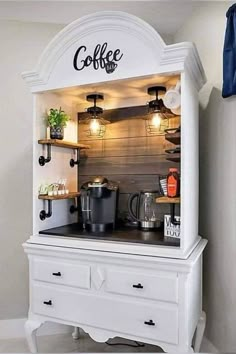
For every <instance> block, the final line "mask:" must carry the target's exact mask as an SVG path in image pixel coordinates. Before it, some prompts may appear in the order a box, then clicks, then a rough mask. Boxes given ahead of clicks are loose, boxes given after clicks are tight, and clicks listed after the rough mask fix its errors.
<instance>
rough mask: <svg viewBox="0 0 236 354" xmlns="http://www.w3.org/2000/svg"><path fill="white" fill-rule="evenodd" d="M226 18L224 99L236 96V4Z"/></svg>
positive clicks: (229, 10)
mask: <svg viewBox="0 0 236 354" xmlns="http://www.w3.org/2000/svg"><path fill="white" fill-rule="evenodd" d="M226 17H227V25H226V31H225V42H224V51H223V89H222V96H223V97H224V98H226V97H230V96H232V95H236V4H234V5H232V6H231V7H230V8H229V9H228V11H227V13H226Z"/></svg>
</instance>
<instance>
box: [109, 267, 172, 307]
mask: <svg viewBox="0 0 236 354" xmlns="http://www.w3.org/2000/svg"><path fill="white" fill-rule="evenodd" d="M106 291H108V292H111V293H116V294H124V295H131V296H137V297H142V298H146V299H153V300H161V301H167V302H174V303H177V302H178V276H177V273H168V272H160V273H159V274H155V275H149V274H147V273H142V271H141V272H132V271H130V272H126V271H121V270H114V269H110V270H107V272H106Z"/></svg>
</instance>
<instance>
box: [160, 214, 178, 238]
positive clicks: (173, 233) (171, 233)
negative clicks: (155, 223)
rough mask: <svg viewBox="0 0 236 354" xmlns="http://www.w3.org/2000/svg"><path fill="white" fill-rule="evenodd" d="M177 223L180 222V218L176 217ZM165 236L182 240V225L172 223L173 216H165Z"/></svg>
mask: <svg viewBox="0 0 236 354" xmlns="http://www.w3.org/2000/svg"><path fill="white" fill-rule="evenodd" d="M175 219H176V221H180V216H176V217H175ZM164 236H167V237H174V238H180V225H174V224H172V223H171V216H170V215H165V216H164Z"/></svg>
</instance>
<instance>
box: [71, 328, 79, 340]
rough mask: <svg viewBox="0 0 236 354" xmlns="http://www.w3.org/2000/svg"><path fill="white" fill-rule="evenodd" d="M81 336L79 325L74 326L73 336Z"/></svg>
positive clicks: (76, 337) (77, 337) (75, 337)
mask: <svg viewBox="0 0 236 354" xmlns="http://www.w3.org/2000/svg"><path fill="white" fill-rule="evenodd" d="M79 337H80V333H79V327H74V332H73V333H72V338H73V339H79Z"/></svg>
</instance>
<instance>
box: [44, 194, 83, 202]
mask: <svg viewBox="0 0 236 354" xmlns="http://www.w3.org/2000/svg"><path fill="white" fill-rule="evenodd" d="M79 195H80V192H71V193H69V194H63V195H39V196H38V198H39V199H43V200H60V199H73V198H76V197H78V196H79Z"/></svg>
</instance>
